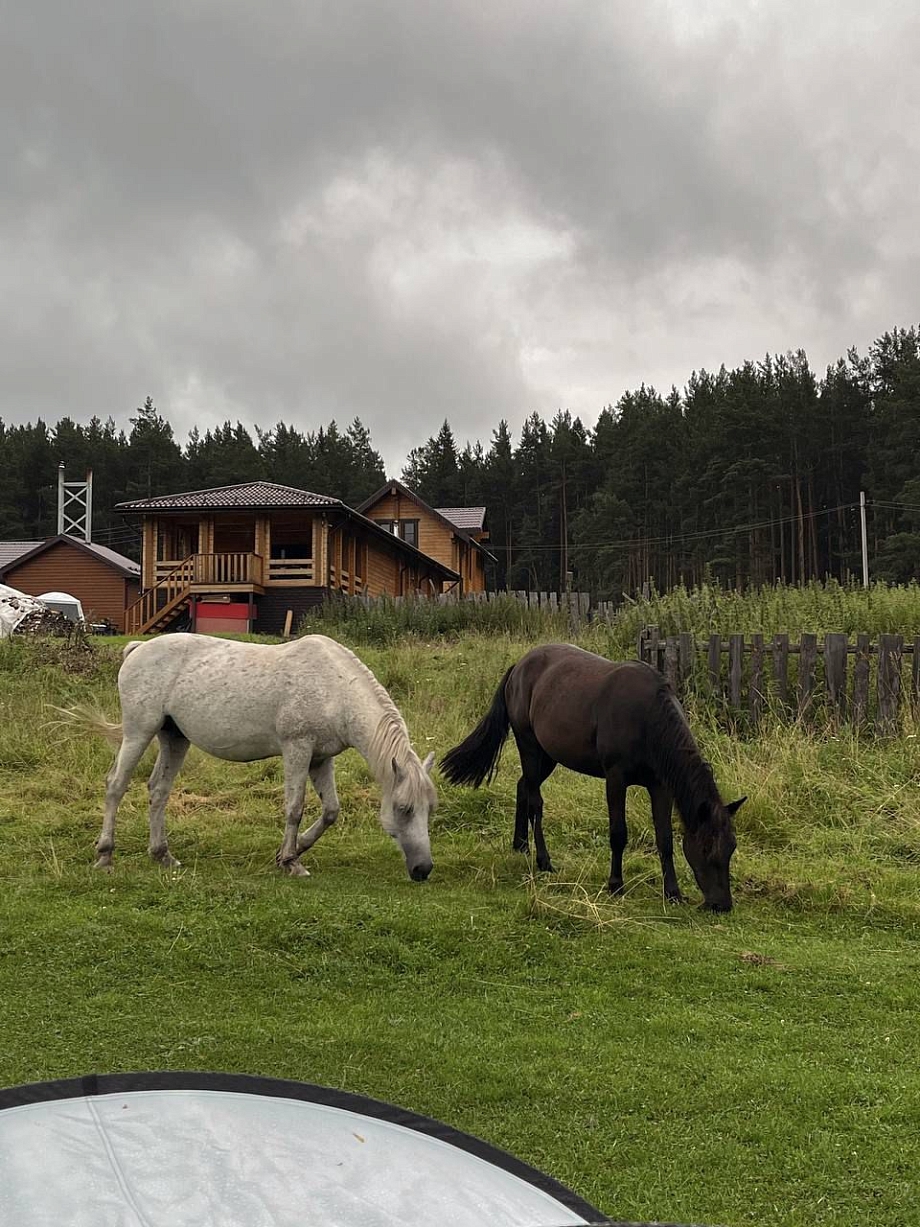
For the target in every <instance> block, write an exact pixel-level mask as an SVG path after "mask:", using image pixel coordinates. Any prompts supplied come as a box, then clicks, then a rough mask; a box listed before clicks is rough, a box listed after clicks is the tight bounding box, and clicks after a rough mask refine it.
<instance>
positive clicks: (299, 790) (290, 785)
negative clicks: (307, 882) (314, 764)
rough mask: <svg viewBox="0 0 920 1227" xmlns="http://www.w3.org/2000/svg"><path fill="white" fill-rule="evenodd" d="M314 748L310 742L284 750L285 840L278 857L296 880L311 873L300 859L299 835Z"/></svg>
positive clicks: (281, 866) (288, 746) (289, 746)
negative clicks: (298, 849)
mask: <svg viewBox="0 0 920 1227" xmlns="http://www.w3.org/2000/svg"><path fill="white" fill-rule="evenodd" d="M312 757H313V746H312V743H310V742H298V743H296V744H289V745H287V746H285V747H284V750H283V751H282V759H283V762H284V840H283V842H282V844H281V847H280V848H279V850H278V855H277V856H276V857H275V860H276V863H277V864H278V867H279V868H280V869H286V870H287V871H288V873H290V874H292V875H293V876H294V877H302V878H303V877H307V876H308V871H307V870H306V869H304V867H303V865H301V864H300V862H299V861H298V859H297V856H298V852H297V832H298V830H299V829H300V820H301V818H302V817H303V803H304V793H305V792H306V790H307V776H308V775H309V773H310V760H311V759H312Z"/></svg>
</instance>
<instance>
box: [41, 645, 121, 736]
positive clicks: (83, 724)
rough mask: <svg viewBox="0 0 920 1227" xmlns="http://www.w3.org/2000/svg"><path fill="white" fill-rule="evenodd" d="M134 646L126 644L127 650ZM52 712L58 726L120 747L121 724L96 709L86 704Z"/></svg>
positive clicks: (58, 708) (57, 708)
mask: <svg viewBox="0 0 920 1227" xmlns="http://www.w3.org/2000/svg"><path fill="white" fill-rule="evenodd" d="M134 646H135V645H134V644H133V643H129V644H128V647H129V648H132V647H134ZM52 710H53V711H56V712H57V713H58V716H59V717H60V720H59V721H58V723H59V724H61V725H64V726H66V727H67V728H70V729H85V730H86V731H87V732H90V733H95V734H96V735H97V736H99V737H104V738H105V739H106V741H110V742H111V743H112V745H113V746H120V745H121V739H122V728H121V724H115V723H114V722H113V721H111V720H108V719H106V717H105V716H104V715H103V714H102V712H101V711H99V710H98V708H95V707H90V706H89V705H88V704H86V703H77V704H76V705H75V706H74V707H54V708H52Z"/></svg>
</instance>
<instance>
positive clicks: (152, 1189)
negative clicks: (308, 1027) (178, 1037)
mask: <svg viewBox="0 0 920 1227" xmlns="http://www.w3.org/2000/svg"><path fill="white" fill-rule="evenodd" d="M0 1222H2V1223H10V1224H13V1223H15V1224H16V1227H35V1225H37V1224H43V1225H44V1224H50V1223H54V1224H60V1225H62V1227H63V1225H64V1224H66V1225H67V1227H167V1225H168V1227H192V1225H194V1227H201V1225H202V1224H211V1223H213V1224H215V1225H218V1224H219V1225H220V1227H304V1225H305V1224H317V1225H322V1227H579V1225H580V1227H584V1224H588V1223H605V1224H606V1223H609V1220H608V1219H607V1218H606V1217H605V1216H604V1215H603V1214H601V1213H600V1211H598V1210H596V1209H595V1208H594V1207H593V1206H591V1205H589V1204H588V1203H587V1202H586V1201H584V1200H583V1199H582V1198H580V1197H579V1196H577V1194H575V1193H573V1192H572V1191H571V1190H569V1189H567V1188H565V1187H564V1186H563V1185H561V1184H559V1182H558V1181H556V1180H554V1179H552V1178H551V1177H549V1176H546V1175H544V1174H543V1173H541V1172H538V1171H536V1170H535V1169H534V1168H532V1167H529V1166H528V1165H527V1164H525V1163H522V1162H521V1161H520V1160H519V1159H516V1158H514V1157H513V1156H512V1155H509V1154H506V1153H505V1152H503V1151H500V1150H497V1149H496V1148H495V1147H493V1146H490V1145H488V1144H487V1143H485V1142H482V1141H480V1140H479V1139H477V1138H474V1137H471V1136H470V1135H469V1134H465V1133H460V1132H458V1131H457V1130H455V1129H451V1128H449V1127H448V1126H446V1125H442V1124H440V1123H439V1122H437V1121H434V1120H430V1119H428V1118H426V1117H422V1116H417V1115H415V1114H414V1113H412V1112H407V1111H405V1110H403V1109H402V1108H397V1107H393V1106H392V1105H390V1104H385V1103H381V1102H380V1101H378V1100H375V1099H367V1098H365V1097H363V1096H360V1095H352V1094H348V1093H346V1092H343V1091H335V1090H329V1089H327V1088H325V1087H320V1086H312V1085H309V1084H307V1083H300V1082H288V1081H281V1080H278V1079H273V1078H259V1077H250V1076H246V1075H237V1074H220V1073H134V1074H108V1075H100V1076H98V1077H97V1076H95V1075H93V1076H90V1077H87V1078H76V1079H68V1080H64V1081H58V1082H43V1083H33V1084H31V1085H28V1086H19V1087H13V1088H11V1089H9V1090H5V1091H0Z"/></svg>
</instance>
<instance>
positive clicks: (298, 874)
mask: <svg viewBox="0 0 920 1227" xmlns="http://www.w3.org/2000/svg"><path fill="white" fill-rule="evenodd" d="M285 869H286V870H287V871H288V873H289V874H290V875H291V877H292V878H308V877H309V876H310V870H309V869H305V868H304V867H303V865H301V863H300V861H291V863H290V864H289V865H285Z"/></svg>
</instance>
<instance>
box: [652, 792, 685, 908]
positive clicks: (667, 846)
mask: <svg viewBox="0 0 920 1227" xmlns="http://www.w3.org/2000/svg"><path fill="white" fill-rule="evenodd" d="M648 795H649V797H650V798H651V801H652V821H653V822H654V824H655V843H656V844H657V845H658V856H659V858H660V860H661V872H662V875H663V876H664V897H665V899H668V900H670V902H671V903H683V901H684V897H683V895H682V894H681V893H680V887H679V886H678V885H677V874H676V873H675V872H674V835H673V831H672V830H671V810H672V808H673V805H674V798H673V796H672V795H671V790H670V789H669V788H667V787H666V786H665V785H664V784H656V785H655V786H654V788H650V789H649V790H648Z"/></svg>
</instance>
